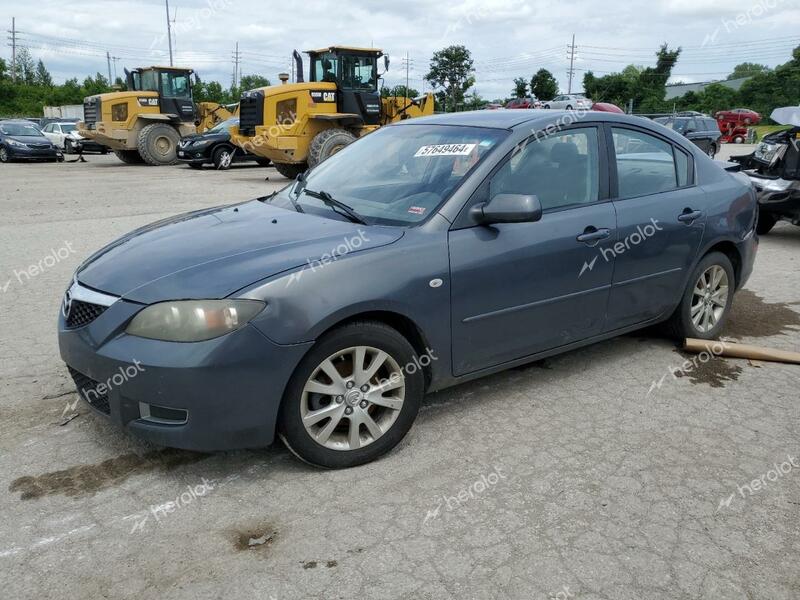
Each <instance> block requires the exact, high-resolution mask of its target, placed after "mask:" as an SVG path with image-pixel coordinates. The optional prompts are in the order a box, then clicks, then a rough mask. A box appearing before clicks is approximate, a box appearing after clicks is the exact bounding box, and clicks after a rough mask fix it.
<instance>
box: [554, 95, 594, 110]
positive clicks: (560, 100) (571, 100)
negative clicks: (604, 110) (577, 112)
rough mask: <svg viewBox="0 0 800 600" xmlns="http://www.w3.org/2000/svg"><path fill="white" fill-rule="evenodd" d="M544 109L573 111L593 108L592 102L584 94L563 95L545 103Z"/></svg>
mask: <svg viewBox="0 0 800 600" xmlns="http://www.w3.org/2000/svg"><path fill="white" fill-rule="evenodd" d="M544 108H556V109H561V110H573V109H578V108H584V109H589V108H592V101H591V100H589V98H587V97H586V96H584V95H583V94H561V95H560V96H556V97H555V98H553V99H552V100H548V101H547V102H545V103H544Z"/></svg>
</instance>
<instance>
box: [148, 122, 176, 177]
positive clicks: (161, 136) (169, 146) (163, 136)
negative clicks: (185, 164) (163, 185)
mask: <svg viewBox="0 0 800 600" xmlns="http://www.w3.org/2000/svg"><path fill="white" fill-rule="evenodd" d="M180 139H181V136H180V135H178V132H177V131H176V130H175V128H174V127H172V126H171V125H166V124H164V123H151V124H150V125H145V126H144V127H143V128H142V130H141V131H140V132H139V137H138V140H137V148H138V149H139V154H141V156H142V159H143V160H144V161H145V162H146V163H147V164H148V165H153V166H156V167H158V166H162V165H174V164H175V163H176V162H178V158H177V154H176V150H177V148H178V142H179V141H180Z"/></svg>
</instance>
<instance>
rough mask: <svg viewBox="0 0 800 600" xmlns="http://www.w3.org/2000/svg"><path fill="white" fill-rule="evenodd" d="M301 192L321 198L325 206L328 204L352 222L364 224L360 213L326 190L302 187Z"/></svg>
mask: <svg viewBox="0 0 800 600" xmlns="http://www.w3.org/2000/svg"><path fill="white" fill-rule="evenodd" d="M301 193H304V194H307V195H309V196H311V197H312V198H316V199H318V200H322V202H323V204H325V205H326V206H330V207H331V209H333V210H334V211H335V212H338V213H341V214H343V215H344V216H345V217H347V218H348V219H350V220H351V221H352V222H353V223H360V224H361V225H366V224H367V222H366V221H365V220H364V217H362V216H361V215H360V214H358V213H357V212H356V211H354V210H353V207H352V206H348V205H347V204H345V203H344V202H339V201H338V200H337V199H336V198H334V197H333V196H331V195H330V194H329V193H328V192H325V191H322V190H320V191H319V192H317V191H314V190H309V189H308V188H305V187H304V188H303V189H302V190H301Z"/></svg>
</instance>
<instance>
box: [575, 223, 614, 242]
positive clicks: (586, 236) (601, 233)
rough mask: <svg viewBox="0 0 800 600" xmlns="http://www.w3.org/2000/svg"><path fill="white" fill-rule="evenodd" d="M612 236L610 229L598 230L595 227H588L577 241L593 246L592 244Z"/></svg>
mask: <svg viewBox="0 0 800 600" xmlns="http://www.w3.org/2000/svg"><path fill="white" fill-rule="evenodd" d="M610 235H611V230H609V229H597V228H596V227H594V226H593V225H590V226H589V227H587V228H586V229H585V230H584V231H583V233H582V234H580V235H579V236H578V237H576V238H575V239H576V240H578V241H579V242H583V243H584V244H589V245H590V246H593V245H594V244H592V242H599V241H600V240H604V239H606V238H607V237H608V236H610Z"/></svg>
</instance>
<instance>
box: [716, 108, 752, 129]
mask: <svg viewBox="0 0 800 600" xmlns="http://www.w3.org/2000/svg"><path fill="white" fill-rule="evenodd" d="M714 117H715V118H716V119H717V121H719V122H720V130H721V129H722V126H721V124H722V122H730V123H742V124H744V125H755V124H756V123H758V122H759V121H760V120H761V115H760V114H758V113H757V112H756V111H754V110H750V109H749V108H732V109H731V110H721V111H719V112H718V113H716V114H715V115H714Z"/></svg>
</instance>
